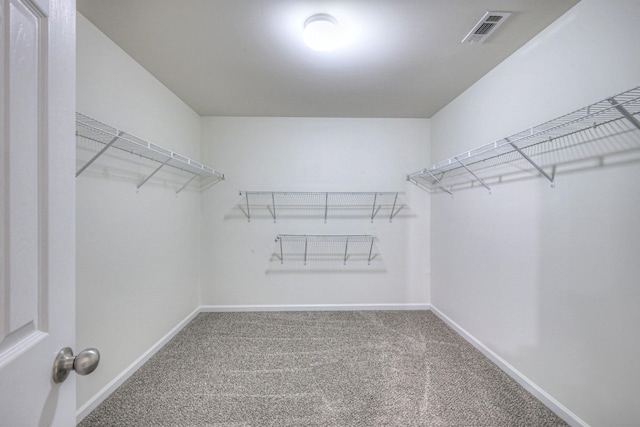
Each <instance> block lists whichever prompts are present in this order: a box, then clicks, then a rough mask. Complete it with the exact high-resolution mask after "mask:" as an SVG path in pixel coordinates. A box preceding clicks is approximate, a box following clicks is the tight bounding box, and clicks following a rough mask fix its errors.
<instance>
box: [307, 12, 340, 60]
mask: <svg viewBox="0 0 640 427" xmlns="http://www.w3.org/2000/svg"><path fill="white" fill-rule="evenodd" d="M303 38H304V42H305V44H306V45H307V46H309V47H310V48H311V49H314V50H319V51H323V52H329V51H332V50H333V49H335V48H337V47H338V46H340V45H341V44H342V36H341V31H340V27H339V26H338V21H337V20H336V18H334V17H333V16H331V15H327V14H326V13H317V14H315V15H311V16H310V17H308V18H307V20H306V21H304V32H303Z"/></svg>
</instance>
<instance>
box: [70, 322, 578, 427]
mask: <svg viewBox="0 0 640 427" xmlns="http://www.w3.org/2000/svg"><path fill="white" fill-rule="evenodd" d="M80 426H82V427H93V426H110V427H113V426H136V427H138V426H460V427H472V426H487V427H498V426H535V427H540V426H566V424H565V423H564V422H563V421H562V420H561V419H560V418H558V417H557V416H556V415H554V414H553V413H552V412H551V411H550V410H549V409H547V408H546V407H545V406H544V405H542V404H541V403H540V402H539V401H538V400H536V399H535V398H534V397H533V396H531V395H530V394H529V393H528V392H527V391H525V390H524V389H523V388H522V387H520V386H519V385H518V384H517V383H515V382H514V381H513V380H512V379H511V378H509V377H508V376H507V375H506V374H504V373H503V372H502V371H501V370H500V369H499V368H498V367H497V366H495V365H494V364H493V363H491V362H490V361H489V360H488V359H487V358H486V357H484V356H483V355H482V354H481V353H480V352H478V351H477V350H476V349H474V348H473V347H472V346H471V345H470V344H468V343H467V342H466V341H465V340H464V339H462V338H461V337H460V336H459V335H457V334H456V333H455V332H454V331H453V330H452V329H450V328H449V327H448V326H447V325H446V324H445V323H444V322H442V321H441V320H440V319H439V318H438V317H436V316H435V315H434V314H433V313H431V312H428V311H359V312H278V313H274V312H265V313H203V314H200V315H198V316H197V317H196V318H195V319H194V320H193V321H192V322H191V323H190V324H189V325H187V327H186V328H185V329H183V330H182V331H181V332H180V333H179V334H178V335H176V337H175V338H174V339H173V340H171V341H170V342H169V343H168V344H167V345H166V346H165V347H164V348H162V349H161V350H160V351H159V352H158V353H157V354H156V355H155V356H154V357H152V358H151V359H150V360H149V361H148V362H147V363H146V364H145V365H144V366H143V367H142V368H141V369H139V370H138V371H137V372H136V373H135V374H134V375H133V376H131V378H129V379H128V380H127V381H126V382H125V383H124V384H123V385H122V386H121V387H120V388H118V390H116V391H115V392H114V393H113V394H112V395H111V396H110V397H109V398H107V399H106V400H105V401H104V402H103V403H102V404H101V405H100V406H99V407H98V408H96V409H95V410H94V411H93V412H92V413H91V414H89V415H88V416H87V417H86V418H85V419H84V421H83V422H82V423H81V424H80Z"/></svg>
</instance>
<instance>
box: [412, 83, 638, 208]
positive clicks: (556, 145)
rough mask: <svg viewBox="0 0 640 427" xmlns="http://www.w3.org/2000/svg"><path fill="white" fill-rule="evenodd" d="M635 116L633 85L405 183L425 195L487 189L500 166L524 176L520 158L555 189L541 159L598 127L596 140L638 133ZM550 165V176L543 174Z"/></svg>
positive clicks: (431, 168) (440, 164)
mask: <svg viewBox="0 0 640 427" xmlns="http://www.w3.org/2000/svg"><path fill="white" fill-rule="evenodd" d="M639 117H640V87H636V88H634V89H631V90H628V91H626V92H623V93H620V94H618V95H614V96H611V97H608V98H606V99H604V100H602V101H599V102H596V103H594V104H590V105H588V106H586V107H583V108H581V109H579V110H576V111H574V112H572V113H569V114H566V115H564V116H560V117H558V118H555V119H553V120H550V121H548V122H545V123H542V124H540V125H537V126H534V127H531V128H528V129H525V130H523V131H521V132H518V133H516V134H513V135H510V136H508V137H506V138H502V139H499V140H497V141H494V142H492V143H490V144H485V145H483V146H480V147H478V148H475V149H473V150H470V151H467V152H465V153H462V154H459V155H457V156H454V157H451V158H449V159H446V160H443V161H441V162H438V163H435V164H433V165H431V166H429V167H428V168H425V169H421V170H419V171H416V172H413V173H411V174H409V175H407V180H408V181H410V182H412V183H414V184H416V185H417V186H418V187H420V188H422V189H424V190H426V191H429V192H436V191H444V192H447V193H449V194H451V195H453V190H454V189H455V188H460V187H464V186H467V185H468V184H467V183H468V182H471V183H472V186H473V183H478V184H480V185H482V186H484V187H486V188H487V189H489V190H490V187H489V185H488V183H487V182H486V177H487V175H488V174H489V173H491V171H495V170H497V169H498V168H499V167H505V168H511V169H512V170H511V172H510V173H519V172H526V171H527V169H526V168H521V167H517V164H516V161H517V160H518V159H521V160H524V161H525V162H526V163H525V164H528V165H529V168H531V167H532V168H533V170H535V171H536V172H537V174H539V175H540V176H543V177H545V178H546V179H547V180H548V181H549V182H550V183H551V187H554V186H555V181H554V172H555V164H553V163H549V164H542V161H543V160H541V158H542V157H544V156H549V155H550V154H551V153H556V152H559V151H561V150H569V149H571V148H575V146H576V142H575V140H576V139H577V138H578V137H579V136H580V135H586V133H587V132H595V130H596V129H598V132H600V133H601V134H604V135H599V136H598V138H597V139H598V140H600V139H602V138H603V136H604V137H608V136H613V135H615V134H617V133H620V132H628V131H629V132H637V131H638V130H640V120H639V119H638V118H639ZM625 123H626V125H625ZM614 124H615V126H614ZM635 135H637V133H636V134H635ZM585 137H586V136H585ZM581 143H582V142H581ZM612 150H613V148H612ZM550 166H551V167H552V171H551V173H549V172H547V171H546V170H545V167H550ZM494 176H495V175H494Z"/></svg>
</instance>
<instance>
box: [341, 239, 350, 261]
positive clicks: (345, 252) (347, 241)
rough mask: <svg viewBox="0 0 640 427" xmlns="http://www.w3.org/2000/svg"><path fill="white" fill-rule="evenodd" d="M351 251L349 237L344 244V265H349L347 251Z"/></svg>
mask: <svg viewBox="0 0 640 427" xmlns="http://www.w3.org/2000/svg"><path fill="white" fill-rule="evenodd" d="M348 249H349V238H348V237H347V240H346V241H345V244H344V261H343V262H342V265H347V250H348Z"/></svg>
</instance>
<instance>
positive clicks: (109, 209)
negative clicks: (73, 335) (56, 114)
mask: <svg viewBox="0 0 640 427" xmlns="http://www.w3.org/2000/svg"><path fill="white" fill-rule="evenodd" d="M77 35H78V36H77V67H78V68H77V73H78V81H77V84H78V87H77V93H78V100H77V101H78V102H77V106H78V107H77V108H78V111H79V112H82V113H84V114H86V115H89V116H91V117H94V118H95V119H98V120H100V121H103V122H105V123H108V124H110V125H113V126H116V127H118V128H120V129H122V130H125V131H127V132H130V133H133V134H135V135H137V136H139V137H141V138H144V139H146V140H148V141H151V142H153V143H156V144H158V145H160V146H162V147H164V148H167V149H170V150H173V151H175V152H178V153H180V154H184V155H187V156H191V157H193V158H196V159H197V158H199V155H200V136H201V135H200V117H199V116H198V115H196V114H195V113H194V112H193V111H192V110H191V109H189V108H188V107H187V106H186V105H185V104H184V103H182V102H181V101H180V100H179V99H178V98H176V96H175V95H173V94H172V93H171V92H170V91H169V90H168V89H167V88H165V87H164V86H162V85H161V84H160V83H159V82H158V81H157V80H155V79H154V78H153V76H151V75H150V74H149V73H148V72H147V71H145V70H144V69H142V68H141V67H140V66H139V65H138V64H137V63H135V62H134V61H133V60H132V59H131V58H130V57H129V56H128V55H126V54H125V53H124V52H123V51H122V50H121V49H120V48H118V47H117V46H116V45H115V44H114V43H113V42H111V41H110V40H109V39H108V38H107V37H105V35H104V34H102V33H101V32H100V31H99V30H98V29H97V28H96V27H94V26H93V25H92V24H91V23H90V22H89V21H87V20H86V19H85V18H84V17H83V16H81V15H79V14H78V18H77ZM78 147H79V149H78V166H80V165H81V164H83V162H84V160H86V159H88V158H89V156H90V155H91V154H92V153H91V150H92V149H94V148H95V147H93V146H91V145H90V144H86V143H79V145H78ZM150 163H151V162H148V161H145V160H144V159H138V158H137V157H135V156H134V157H132V156H130V155H129V154H125V155H122V153H115V152H111V154H105V156H103V157H101V158H100V159H99V160H98V161H97V162H96V163H94V164H93V165H91V166H90V167H89V168H88V169H87V170H86V171H85V172H84V173H83V174H82V175H80V177H78V179H77V254H78V256H77V344H76V347H75V349H77V351H79V350H80V349H82V348H85V347H96V348H98V349H99V350H100V352H101V354H102V360H101V361H100V366H99V368H98V369H97V370H96V371H95V372H94V373H93V374H91V375H89V376H87V377H80V378H78V381H77V382H78V399H77V403H78V407H82V405H84V404H85V403H86V402H87V401H89V399H91V398H92V397H93V396H94V395H95V394H96V393H98V392H99V391H100V390H101V389H102V388H103V387H105V386H106V385H107V384H108V383H109V382H110V381H112V380H113V379H114V378H115V377H116V376H117V375H119V374H120V373H121V372H122V371H123V370H125V369H126V368H127V367H128V366H129V365H130V364H131V363H133V362H134V361H135V360H136V359H137V358H138V357H140V356H141V355H142V354H143V353H144V352H145V351H147V350H148V349H149V348H150V347H151V346H152V345H153V344H154V343H156V342H157V341H158V340H159V339H160V338H161V337H163V336H164V335H165V334H167V332H169V331H170V330H171V329H172V328H174V327H175V326H176V325H177V324H178V323H179V322H180V321H181V320H183V319H184V318H185V317H187V316H188V315H189V314H190V313H191V312H192V311H193V310H194V309H195V308H196V307H197V306H198V283H199V249H200V248H199V224H200V196H199V191H198V190H197V188H194V186H191V187H189V188H187V189H186V190H185V191H183V192H182V193H181V194H180V196H179V197H176V194H175V190H176V187H177V186H179V185H181V184H182V183H183V182H186V180H187V179H188V175H184V174H183V173H181V172H178V173H174V172H162V171H161V172H160V173H158V175H156V176H155V177H154V178H152V179H151V180H150V181H149V182H148V183H147V184H146V185H145V186H144V187H142V188H141V190H140V192H139V193H136V184H137V183H138V181H140V180H141V179H142V177H144V176H145V175H146V174H147V173H149V172H150V171H151V170H153V169H152V168H153V167H154V165H152V164H150Z"/></svg>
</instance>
